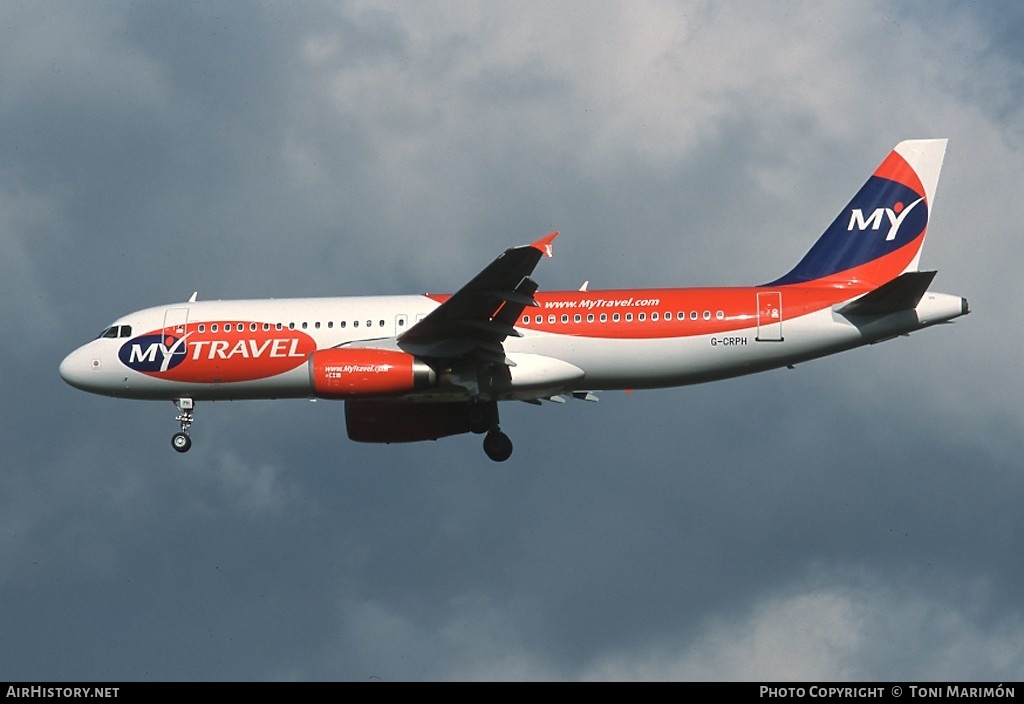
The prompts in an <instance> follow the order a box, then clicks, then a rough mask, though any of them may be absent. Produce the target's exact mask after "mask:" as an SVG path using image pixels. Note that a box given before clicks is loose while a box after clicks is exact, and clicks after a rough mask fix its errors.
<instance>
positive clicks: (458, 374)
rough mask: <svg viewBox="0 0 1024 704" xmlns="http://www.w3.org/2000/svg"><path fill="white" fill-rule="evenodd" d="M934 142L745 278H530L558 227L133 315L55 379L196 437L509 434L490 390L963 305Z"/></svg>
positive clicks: (761, 355)
mask: <svg viewBox="0 0 1024 704" xmlns="http://www.w3.org/2000/svg"><path fill="white" fill-rule="evenodd" d="M946 142H947V140H945V139H929V140H911V141H904V142H901V143H900V144H898V145H897V146H896V147H895V148H894V149H893V151H892V152H891V153H890V154H889V155H888V156H887V157H886V158H885V159H884V160H883V161H882V163H881V164H880V165H879V166H878V168H876V169H875V171H874V172H873V173H872V174H871V176H870V177H869V178H868V180H867V182H866V183H865V184H864V185H863V187H862V188H861V189H860V190H859V191H858V192H857V194H856V195H855V196H854V197H853V199H852V200H851V201H850V203H849V204H848V205H847V206H846V208H845V209H844V210H842V211H841V212H840V214H839V216H838V217H837V218H836V219H835V220H834V221H833V222H832V224H831V225H829V227H828V229H826V230H825V232H824V233H823V234H822V235H821V236H820V238H819V239H818V240H817V241H816V242H815V244H814V245H813V246H812V247H811V249H810V250H809V251H808V252H807V253H806V255H805V256H804V257H803V258H802V259H800V261H799V262H798V263H797V264H796V266H795V267H793V269H792V270H791V271H789V273H787V274H785V275H784V276H782V277H780V278H777V279H774V280H772V281H770V282H768V283H766V284H762V285H759V286H749V287H720V288H655V289H635V290H634V289H630V290H606V291H591V290H587V289H588V286H587V284H584V285H583V286H582V287H581V288H580V289H579V290H573V291H552V292H540V291H539V290H538V289H539V286H538V284H537V282H536V281H534V280H533V279H532V278H531V276H532V275H533V271H534V268H535V267H536V266H537V264H538V262H539V261H540V259H541V258H542V257H543V256H545V255H546V256H548V257H550V256H551V255H552V242H553V240H554V239H555V237H556V236H557V235H558V233H557V232H552V233H551V234H549V235H547V236H546V237H542V238H540V239H538V240H537V241H535V242H533V243H532V244H529V245H523V246H519V247H513V248H511V249H508V250H506V251H505V252H504V253H503V254H501V255H500V256H498V258H497V259H495V260H494V261H493V262H491V264H489V265H488V266H487V267H486V268H484V269H483V271H481V272H480V273H479V274H477V275H476V276H475V277H474V278H473V279H471V280H470V281H469V283H467V284H466V285H465V286H463V287H462V288H461V289H459V290H458V291H456V292H455V293H454V294H446V295H439V294H423V295H413V296H364V297H345V298H305V299H282V300H276V299H269V300H234V301H199V300H197V296H196V294H193V295H192V297H191V298H190V299H189V300H187V301H185V302H183V303H173V304H169V305H163V306H157V307H154V308H147V309H145V310H140V311H137V312H135V313H130V314H129V315H126V316H124V317H122V318H119V319H117V320H115V321H114V322H113V323H112V324H111V325H109V326H107V327H106V328H104V330H103V331H102V332H101V333H100V335H99V336H98V337H97V338H96V339H94V340H92V341H91V342H88V343H87V344H85V345H83V346H81V347H79V348H78V349H76V350H75V351H73V352H71V354H69V355H68V356H67V357H66V358H65V359H64V360H63V361H62V362H61V364H60V375H61V377H63V379H64V380H65V381H66V382H67V383H68V384H70V385H71V386H74V387H76V388H78V389H82V390H84V391H89V392H92V393H96V394H101V395H105V396H112V397H117V398H132V399H148V400H161V401H167V400H170V401H173V402H174V404H175V406H176V408H177V416H176V419H175V420H177V421H178V422H179V423H180V428H181V429H180V431H179V432H177V433H175V434H174V435H173V437H172V446H173V448H174V449H175V450H177V451H178V452H186V451H188V450H189V448H190V447H191V446H192V440H191V437H190V434H189V432H190V428H191V425H192V423H193V421H194V408H195V403H196V402H198V401H218V400H229V399H277V398H313V399H337V400H344V401H345V419H346V427H347V431H348V436H349V437H350V438H351V439H352V440H354V441H359V442H370V443H394V442H417V441H424V440H437V439H439V438H442V437H447V436H451V435H459V434H464V433H475V434H482V435H484V441H483V446H484V452H485V453H486V455H487V456H488V457H489V458H490V459H492V460H494V461H496V462H503V461H505V460H507V459H508V458H509V457H510V456H511V454H512V442H511V440H509V438H508V436H507V435H506V434H505V433H503V432H502V431H501V428H500V425H499V415H498V402H499V401H511V400H518V401H526V402H529V403H533V404H540V403H541V401H542V400H553V401H561V402H564V401H565V397H566V396H569V397H572V398H576V399H581V400H588V401H595V400H597V393H598V392H599V391H611V390H633V389H649V388H661V387H674V386H684V385H688V384H697V383H702V382H710V381H716V380H719V379H726V378H730V377H736V376H740V375H745V374H752V373H755V372H761V371H765V370H769V369H777V368H781V367H792V366H793V365H795V364H797V363H801V362H805V361H808V360H811V359H815V358H818V357H824V356H826V355H831V354H835V353H837V352H841V351H844V350H849V349H852V348H856V347H861V346H863V345H868V344H874V343H877V342H880V341H883V340H889V339H892V338H896V337H899V336H903V335H907V334H909V333H911V332H914V331H916V330H920V329H922V328H926V327H930V326H932V325H936V324H940V323H947V322H950V321H952V320H953V319H955V318H958V317H960V316H962V315H966V314H967V313H969V312H970V308H969V306H968V302H967V299H965V298H962V297H960V296H953V295H949V294H943V293H934V292H932V291H930V290H929V287H930V286H931V283H932V280H933V278H934V277H935V274H936V272H935V271H919V270H918V264H919V260H920V257H921V248H922V245H923V243H924V239H925V234H926V231H927V225H928V220H929V216H930V214H931V208H932V206H933V204H934V202H935V188H936V185H937V183H938V178H939V171H940V170H941V167H942V162H943V159H944V157H945V152H946Z"/></svg>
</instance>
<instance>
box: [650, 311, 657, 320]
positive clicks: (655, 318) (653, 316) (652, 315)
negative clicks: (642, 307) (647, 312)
mask: <svg viewBox="0 0 1024 704" xmlns="http://www.w3.org/2000/svg"><path fill="white" fill-rule="evenodd" d="M657 319H658V312H657V311H655V312H654V313H651V320H657Z"/></svg>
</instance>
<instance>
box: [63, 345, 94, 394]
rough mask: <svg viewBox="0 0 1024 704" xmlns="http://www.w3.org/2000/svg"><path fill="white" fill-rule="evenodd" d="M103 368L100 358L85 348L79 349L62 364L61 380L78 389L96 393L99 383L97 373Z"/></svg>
mask: <svg viewBox="0 0 1024 704" xmlns="http://www.w3.org/2000/svg"><path fill="white" fill-rule="evenodd" d="M101 367H102V364H101V362H100V359H99V357H97V356H96V355H93V354H90V351H89V350H86V349H85V348H84V347H79V348H78V349H77V350H75V351H74V352H72V353H71V354H69V355H68V356H67V357H65V358H64V361H62V362H61V363H60V378H61V379H63V380H64V381H66V382H67V383H68V384H71V386H74V387H75V388H76V389H82V390H83V391H94V390H95V389H96V383H97V382H98V381H99V379H97V378H96V376H97V372H99V371H100V368H101Z"/></svg>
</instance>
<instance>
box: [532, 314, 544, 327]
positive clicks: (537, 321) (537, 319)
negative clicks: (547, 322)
mask: <svg viewBox="0 0 1024 704" xmlns="http://www.w3.org/2000/svg"><path fill="white" fill-rule="evenodd" d="M533 321H534V322H535V323H537V325H540V324H541V323H543V322H544V316H543V315H538V316H537V317H536V318H534V319H533Z"/></svg>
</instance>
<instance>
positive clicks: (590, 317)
mask: <svg viewBox="0 0 1024 704" xmlns="http://www.w3.org/2000/svg"><path fill="white" fill-rule="evenodd" d="M587 322H588V323H592V322H594V314H593V313H587Z"/></svg>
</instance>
